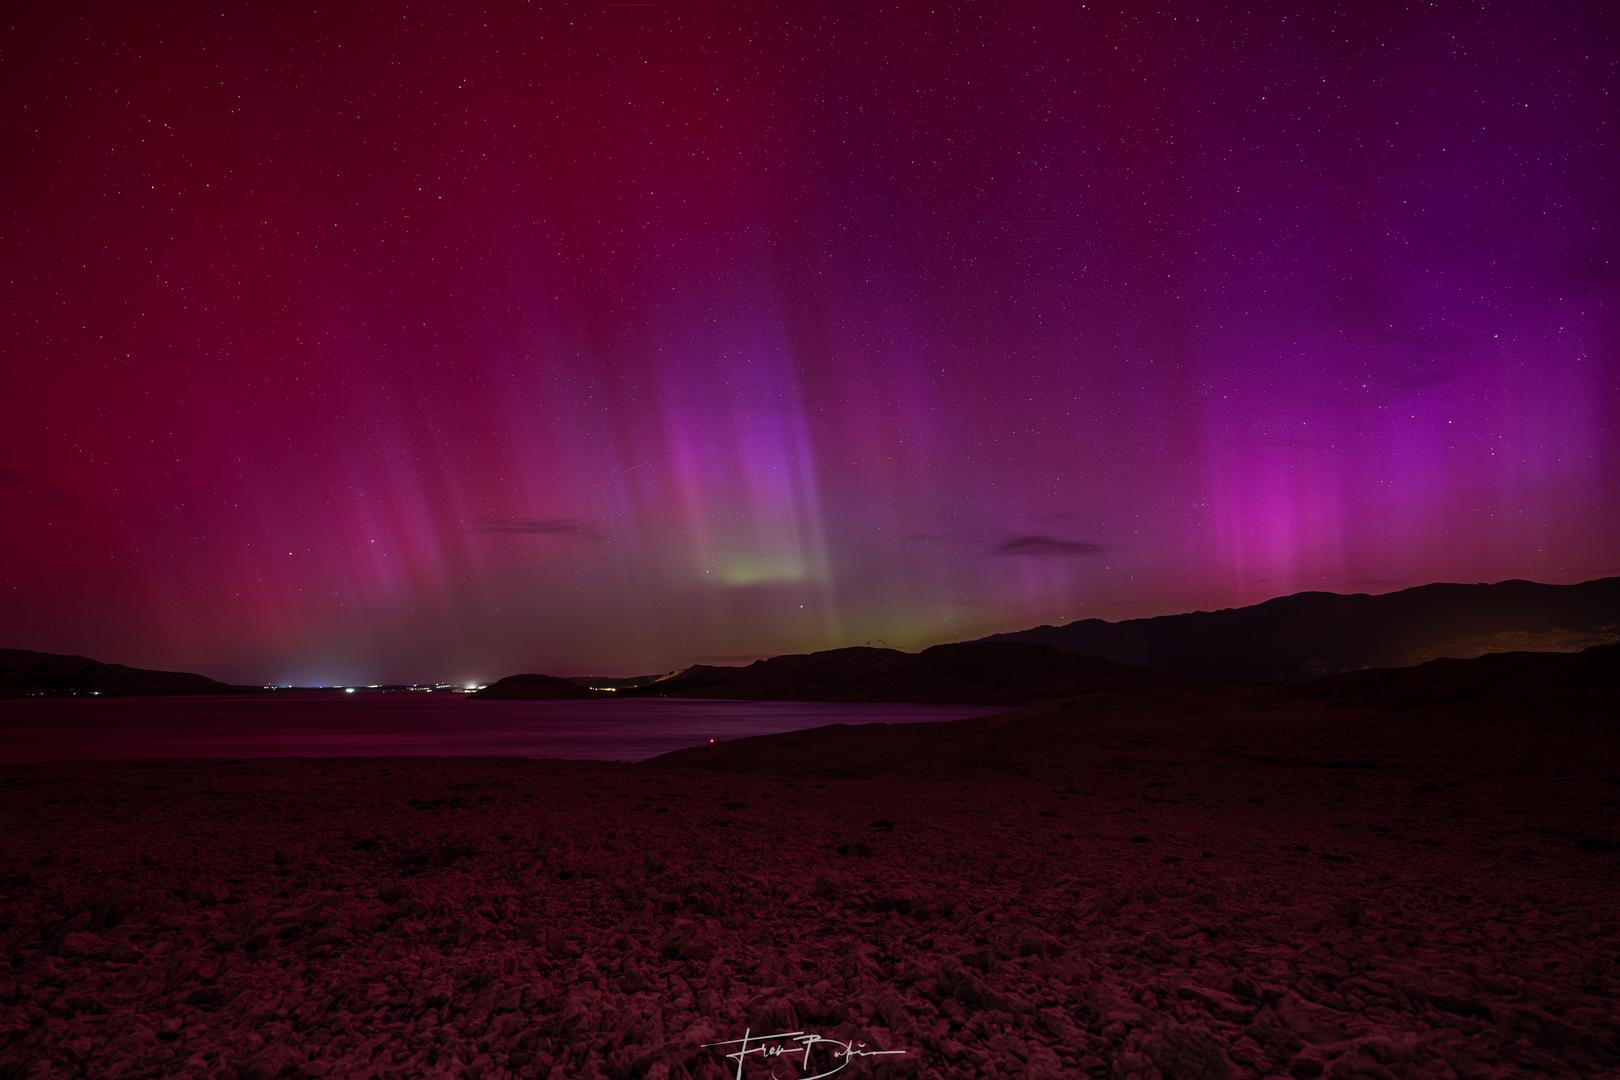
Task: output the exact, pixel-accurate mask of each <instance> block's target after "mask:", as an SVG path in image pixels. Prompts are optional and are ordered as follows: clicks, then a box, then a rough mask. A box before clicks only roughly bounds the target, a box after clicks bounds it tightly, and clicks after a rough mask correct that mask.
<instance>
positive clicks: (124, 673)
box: [0, 649, 256, 698]
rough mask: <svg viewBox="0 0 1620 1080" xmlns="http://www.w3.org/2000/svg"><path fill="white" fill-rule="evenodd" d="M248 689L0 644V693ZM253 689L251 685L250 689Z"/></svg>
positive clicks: (2, 695) (0, 695) (198, 677)
mask: <svg viewBox="0 0 1620 1080" xmlns="http://www.w3.org/2000/svg"><path fill="white" fill-rule="evenodd" d="M244 689H250V688H245V687H238V686H231V685H229V684H227V683H222V682H215V681H214V680H213V679H210V678H208V677H207V676H204V675H193V674H191V673H189V672H185V671H150V670H148V669H146V668H133V667H125V666H124V665H123V664H103V663H101V662H100V661H99V660H91V659H90V658H89V657H86V656H62V655H59V654H57V653H42V652H31V651H29V650H28V649H0V698H17V697H37V696H44V697H67V696H70V695H74V694H79V695H90V694H102V695H105V696H107V697H118V696H123V695H136V694H234V693H239V692H241V691H243V690H244ZM254 689H256V688H254Z"/></svg>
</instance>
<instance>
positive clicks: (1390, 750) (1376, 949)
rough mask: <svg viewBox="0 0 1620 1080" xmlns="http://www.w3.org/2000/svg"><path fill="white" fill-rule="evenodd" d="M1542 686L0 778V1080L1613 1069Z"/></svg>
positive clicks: (1575, 729) (1145, 698)
mask: <svg viewBox="0 0 1620 1080" xmlns="http://www.w3.org/2000/svg"><path fill="white" fill-rule="evenodd" d="M1554 692H1555V693H1557V694H1562V695H1565V696H1562V697H1559V698H1558V699H1557V700H1558V701H1560V702H1561V704H1560V705H1559V707H1558V708H1556V709H1548V708H1547V707H1545V706H1546V700H1545V699H1538V702H1537V704H1536V705H1535V706H1534V707H1533V708H1532V707H1527V706H1523V705H1517V704H1514V703H1513V702H1512V701H1505V702H1502V701H1499V702H1496V703H1493V704H1492V705H1491V706H1490V707H1485V706H1480V705H1469V706H1468V707H1467V708H1466V709H1463V708H1458V707H1451V706H1448V707H1439V708H1417V709H1412V708H1403V709H1400V710H1399V711H1383V710H1375V709H1369V708H1364V707H1359V706H1345V705H1340V704H1331V703H1325V702H1320V701H1310V700H1305V699H1303V698H1300V697H1297V696H1292V695H1287V694H1283V693H1280V692H1275V691H1265V692H1262V691H1252V690H1242V689H1228V690H1220V691H1208V690H1201V691H1199V692H1198V693H1196V694H1195V693H1193V692H1192V691H1191V690H1188V689H1185V688H1179V687H1161V688H1157V689H1153V690H1151V691H1147V692H1137V693H1121V692H1113V691H1110V692H1103V693H1097V694H1092V695H1087V696H1084V697H1079V698H1075V699H1072V700H1069V701H1066V702H1060V703H1052V704H1048V705H1041V706H1036V707H1033V708H1029V709H1025V710H1022V711H1021V712H1017V713H1012V714H1006V715H1004V716H1000V717H992V718H986V719H981V720H968V721H960V722H956V723H953V724H947V725H919V726H903V727H893V726H891V727H865V728H854V727H833V728H824V729H818V730H816V731H811V732H801V733H794V734H789V735H783V736H772V737H767V738H761V739H751V740H740V741H737V742H733V743H722V744H718V745H715V746H702V747H697V748H694V749H693V750H690V751H684V752H682V753H679V754H676V755H672V756H670V757H666V758H663V759H657V760H654V761H651V762H646V763H643V764H641V765H604V764H593V763H561V762H536V761H525V760H511V759H508V760H497V759H484V760H475V759H403V758H395V759H326V760H258V761H251V762H246V761H236V762H231V761H225V762H155V763H136V762H121V763H106V764H94V763H88V764H87V763H79V764H61V765H32V766H5V767H0V820H3V821H5V822H6V823H7V824H6V827H5V829H4V830H3V831H0V957H4V958H5V966H4V967H0V1076H5V1077H23V1076H41V1077H43V1076H123V1077H140V1076H149V1077H158V1076H176V1075H180V1076H228V1077H242V1078H253V1080H259V1078H270V1077H293V1076H333V1077H337V1076H342V1077H365V1076H379V1077H380V1076H447V1077H448V1076H469V1077H504V1076H540V1077H557V1078H561V1077H570V1078H572V1077H593V1076H609V1077H650V1078H679V1077H722V1076H729V1075H735V1073H734V1071H733V1070H734V1068H735V1064H734V1062H731V1061H727V1060H726V1059H725V1057H724V1053H725V1048H715V1047H705V1046H704V1044H706V1043H714V1042H720V1041H722V1040H726V1039H735V1038H740V1037H741V1036H742V1035H743V1033H744V1031H745V1029H747V1030H751V1031H752V1032H754V1033H755V1034H758V1033H761V1032H779V1031H805V1032H811V1033H816V1034H821V1035H823V1036H825V1037H827V1038H829V1039H838V1040H842V1041H845V1042H857V1041H858V1042H864V1044H865V1049H868V1050H870V1049H896V1050H905V1051H906V1053H905V1054H904V1055H892V1056H884V1057H866V1058H858V1059H855V1060H852V1061H850V1062H849V1063H848V1067H847V1069H845V1070H844V1072H843V1073H842V1074H841V1075H846V1076H869V1077H874V1078H884V1077H887V1078H895V1080H898V1078H903V1077H924V1076H926V1077H941V1076H962V1077H992V1076H1021V1077H1059V1076H1096V1077H1141V1078H1150V1077H1206V1078H1216V1077H1232V1076H1237V1077H1242V1076H1293V1077H1306V1078H1309V1077H1319V1076H1321V1077H1508V1076H1525V1075H1566V1076H1595V1075H1604V1074H1609V1075H1613V1074H1614V1073H1615V1072H1616V1071H1617V1070H1620V1021H1617V1018H1616V1011H1615V1008H1614V1002H1615V1001H1616V1000H1620V967H1617V959H1616V958H1617V957H1620V909H1617V908H1616V906H1615V903H1614V897H1615V896H1616V895H1617V892H1620V832H1617V831H1616V814H1617V807H1620V760H1617V754H1616V740H1615V737H1614V732H1615V728H1614V722H1613V720H1612V717H1611V715H1610V714H1611V712H1612V708H1611V707H1610V706H1612V704H1613V702H1612V700H1604V699H1603V698H1602V697H1601V696H1599V697H1596V698H1594V697H1590V696H1583V694H1584V692H1582V693H1577V694H1576V695H1575V696H1568V692H1567V691H1566V690H1556V691H1554ZM1611 697H1612V695H1611ZM827 1046H828V1044H823V1045H822V1046H821V1047H819V1049H820V1050H821V1051H826V1049H827ZM822 1060H823V1063H825V1061H826V1059H825V1058H823V1059H822ZM772 1071H774V1073H775V1075H777V1076H781V1077H789V1076H799V1075H802V1072H801V1071H797V1070H795V1069H794V1067H793V1066H792V1065H791V1063H789V1062H788V1061H787V1060H786V1059H785V1058H772V1059H770V1061H769V1062H767V1061H765V1060H762V1059H759V1058H751V1059H749V1060H747V1061H745V1062H744V1070H743V1075H744V1076H767V1075H771V1072H772Z"/></svg>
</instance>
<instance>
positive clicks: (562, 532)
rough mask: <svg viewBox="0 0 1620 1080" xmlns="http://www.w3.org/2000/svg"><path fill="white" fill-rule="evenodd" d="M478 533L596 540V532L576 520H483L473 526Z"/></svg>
mask: <svg viewBox="0 0 1620 1080" xmlns="http://www.w3.org/2000/svg"><path fill="white" fill-rule="evenodd" d="M475 528H476V530H477V531H478V532H485V533H509V534H512V535H516V536H578V537H580V538H582V539H585V540H595V539H597V538H598V537H597V534H596V530H595V529H593V528H591V527H590V526H589V525H587V524H585V523H584V522H583V521H581V520H579V519H578V518H484V519H483V520H481V521H479V523H478V524H477V526H475Z"/></svg>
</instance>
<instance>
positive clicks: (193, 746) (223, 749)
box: [0, 693, 1005, 761]
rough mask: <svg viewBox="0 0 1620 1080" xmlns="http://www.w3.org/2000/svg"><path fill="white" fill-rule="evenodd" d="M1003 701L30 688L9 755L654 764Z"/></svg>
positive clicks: (1, 711) (17, 711)
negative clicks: (697, 751)
mask: <svg viewBox="0 0 1620 1080" xmlns="http://www.w3.org/2000/svg"><path fill="white" fill-rule="evenodd" d="M1002 711H1005V710H1003V709H994V708H984V707H980V706H972V705H846V704H826V703H820V702H796V701H698V700H692V699H675V698H642V699H639V700H623V701H614V700H611V699H608V700H589V701H470V700H468V699H467V698H465V697H462V696H461V695H460V694H411V693H399V694H342V693H333V694H325V693H300V694H266V695H263V696H259V695H243V696H233V697H173V698H64V699H57V700H44V699H37V700H27V699H25V700H22V701H0V761H61V760H68V759H87V758H88V759H99V758H132V757H140V758H174V757H226V758H232V757H336V756H359V755H379V756H386V755H395V754H430V755H443V756H463V755H467V756H493V757H552V758H596V759H600V760H608V761H640V760H642V759H644V758H649V757H655V756H657V755H659V754H663V753H667V752H669V751H671V750H679V749H681V748H682V747H687V746H701V745H703V744H704V743H707V742H708V741H709V740H710V739H711V738H713V739H720V740H722V741H723V740H726V739H737V738H742V737H744V736H748V735H768V734H773V733H776V732H781V731H795V730H798V729H801V728H811V727H821V726H823V725H826V724H916V723H926V722H929V721H939V720H956V719H960V718H963V717H968V716H985V715H989V714H990V713H995V712H1002Z"/></svg>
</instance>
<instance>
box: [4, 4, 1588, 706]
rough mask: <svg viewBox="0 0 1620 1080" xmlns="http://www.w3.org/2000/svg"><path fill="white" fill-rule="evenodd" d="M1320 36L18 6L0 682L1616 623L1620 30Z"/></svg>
mask: <svg viewBox="0 0 1620 1080" xmlns="http://www.w3.org/2000/svg"><path fill="white" fill-rule="evenodd" d="M1286 6H1287V5H1275V6H1272V10H1271V11H1269V12H1268V13H1265V14H1256V15H1236V14H1218V13H1214V12H1213V11H1212V7H1213V6H1212V5H1206V4H1187V5H1184V6H1183V9H1182V11H1181V13H1180V14H1176V15H1172V14H1162V13H1150V12H1149V10H1148V7H1147V5H1125V6H1124V7H1125V9H1126V10H1125V11H1124V12H1123V13H1122V11H1121V10H1120V9H1119V8H1117V7H1115V6H1112V5H1102V6H1098V5H1092V6H1090V7H1089V8H1083V6H1082V5H1079V4H1060V5H1050V6H1047V7H1045V8H1042V7H1039V6H1036V7H1019V9H1018V11H1017V12H1016V13H1013V12H1012V10H1011V9H1010V8H1008V7H1006V6H1004V5H1000V4H979V5H974V6H971V7H968V6H964V7H962V8H960V9H954V8H952V7H950V6H940V7H937V8H931V7H930V6H928V5H921V4H919V5H902V6H901V11H900V12H899V13H898V14H896V13H895V12H893V11H891V10H883V11H876V10H875V9H874V10H868V9H867V6H866V5H841V4H798V5H786V6H779V7H772V6H770V5H765V4H754V3H749V4H739V5H735V6H731V5H721V4H696V3H686V2H674V0H669V2H649V3H591V4H571V5H557V6H556V7H555V9H554V10H550V11H545V12H537V11H533V10H529V9H527V8H523V9H520V8H516V7H513V8H509V9H502V10H499V11H490V12H488V13H486V14H457V15H447V14H445V13H443V12H442V11H441V10H439V8H440V7H441V5H422V6H420V7H416V8H412V7H410V6H394V5H383V6H381V7H378V8H376V9H369V10H367V11H365V12H364V13H356V11H355V10H353V9H348V8H346V7H345V6H343V5H338V6H334V7H331V8H326V7H319V8H317V7H315V6H312V5H309V4H297V5H270V4H259V5H240V6H234V7H229V8H226V9H215V8H211V7H203V6H200V5H186V4H184V3H182V4H180V5H158V6H157V7H155V8H154V7H152V6H150V5H136V6H130V5H122V6H120V7H117V8H112V7H109V9H108V10H107V11H105V12H91V11H89V10H87V9H81V8H79V7H78V6H76V5H74V4H72V3H64V4H49V5H32V6H31V10H19V11H16V12H12V13H10V14H8V16H7V24H6V26H5V28H4V31H3V32H4V41H5V46H4V58H5V59H4V68H3V78H4V87H5V95H4V101H5V105H4V116H5V135H4V156H5V160H6V161H7V163H8V165H7V168H6V170H5V212H6V228H5V236H4V241H3V242H4V251H5V263H6V274H7V286H8V287H7V289H6V308H5V320H6V328H7V333H6V335H5V339H4V340H5V361H4V364H5V382H6V384H7V393H6V397H7V399H8V404H7V405H6V407H5V411H4V417H5V420H4V423H3V424H0V510H3V513H4V521H5V528H4V530H3V532H0V637H3V640H0V645H7V646H19V647H29V648H40V649H48V650H53V651H72V652H84V653H89V654H91V655H94V656H97V657H99V658H102V659H107V660H118V661H124V662H129V663H138V664H146V665H156V666H168V667H182V668H189V669H194V670H201V671H204V672H207V673H210V674H213V675H216V676H220V677H226V678H234V679H244V680H247V679H255V680H256V679H275V680H278V681H299V682H309V681H321V682H326V681H379V680H394V679H409V678H430V677H431V678H455V679H490V678H494V677H496V676H499V675H502V674H506V673H509V672H511V671H514V670H522V669H538V670H547V671H553V672H582V671H606V672H640V671H647V670H655V669H664V668H669V667H672V666H676V665H678V664H682V663H685V662H688V661H690V660H693V659H698V658H705V657H708V658H713V657H716V656H734V655H758V654H768V653H776V652H783V651H794V650H803V649H811V648H822V647H829V646H835V645H843V644H854V643H859V642H866V641H876V640H881V641H884V642H887V643H889V644H892V645H896V646H900V647H913V646H918V645H922V644H926V643H930V642H934V641H939V640H948V639H954V638H961V637H966V636H974V635H978V634H981V633H985V632H989V631H992V630H1003V629H1011V628H1015V627H1021V626H1026V625H1031V624H1034V623H1040V622H1051V621H1061V620H1068V619H1072V618H1077V617H1081V616H1084V615H1099V616H1103V617H1128V616H1133V615H1141V614H1153V613H1160V612H1165V611H1174V610H1183V609H1187V608H1192V607H1201V606H1216V605H1230V604H1240V603H1247V602H1252V601H1255V600H1259V599H1262V598H1265V597H1267V596H1270V595H1274V594H1277V593H1284V592H1290V591H1295V590H1299V589H1306V588H1326V589H1334V590H1353V591H1372V592H1381V591H1387V590H1389V589H1392V588H1396V587H1399V586H1402V585H1407V584H1414V583H1418V582H1422V581H1427V580H1433V579H1451V580H1467V581H1474V580H1494V579H1499V578H1504V577H1514V576H1518V577H1531V578H1537V579H1541V580H1547V581H1574V580H1580V579H1584V578H1590V577H1596V576H1600V575H1604V574H1610V573H1616V572H1620V547H1617V544H1616V537H1617V535H1620V533H1617V527H1620V497H1617V496H1620V436H1617V430H1616V416H1617V409H1620V352H1617V347H1620V314H1617V308H1616V301H1617V292H1620V289H1617V283H1620V277H1617V267H1616V261H1615V260H1616V251H1617V223H1620V199H1617V198H1616V191H1617V190H1620V167H1617V165H1620V162H1617V149H1616V148H1617V145H1620V142H1617V131H1616V123H1615V119H1616V116H1617V115H1620V109H1617V105H1620V101H1617V97H1620V62H1617V60H1616V57H1617V56H1620V33H1617V30H1620V22H1617V18H1616V16H1615V15H1613V14H1611V13H1610V12H1611V11H1613V7H1612V5H1609V4H1605V3H1591V4H1556V3H1553V4H1548V3H1533V4H1532V3H1524V4H1512V3H1506V4H1491V5H1484V6H1481V5H1476V4H1467V5H1463V4H1456V5H1452V4H1440V5H1435V6H1416V7H1414V6H1409V5H1405V4H1381V3H1370V4H1359V5H1348V6H1347V8H1348V10H1347V11H1333V10H1331V9H1332V8H1333V7H1334V5H1327V4H1307V5H1299V9H1300V10H1299V11H1298V12H1296V13H1295V14H1292V15H1288V16H1286V17H1285V16H1284V15H1283V14H1281V13H1280V12H1281V11H1282V10H1283V8H1284V7H1286ZM1082 8H1083V9H1082ZM856 9H861V10H862V11H864V13H857V11H856Z"/></svg>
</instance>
